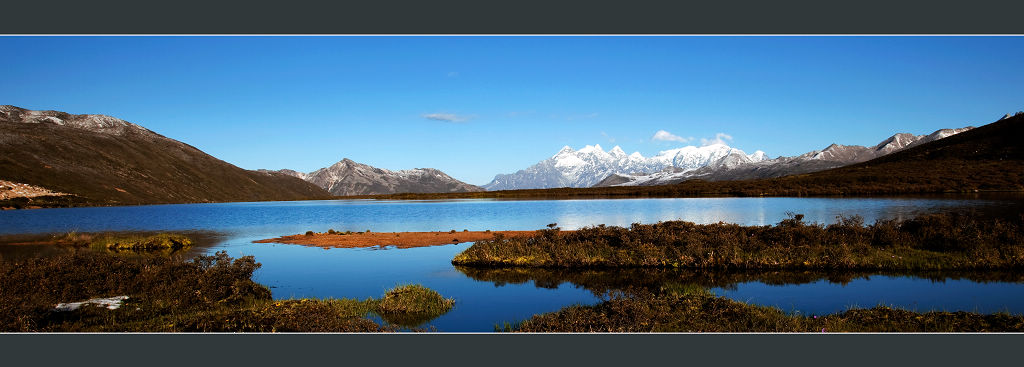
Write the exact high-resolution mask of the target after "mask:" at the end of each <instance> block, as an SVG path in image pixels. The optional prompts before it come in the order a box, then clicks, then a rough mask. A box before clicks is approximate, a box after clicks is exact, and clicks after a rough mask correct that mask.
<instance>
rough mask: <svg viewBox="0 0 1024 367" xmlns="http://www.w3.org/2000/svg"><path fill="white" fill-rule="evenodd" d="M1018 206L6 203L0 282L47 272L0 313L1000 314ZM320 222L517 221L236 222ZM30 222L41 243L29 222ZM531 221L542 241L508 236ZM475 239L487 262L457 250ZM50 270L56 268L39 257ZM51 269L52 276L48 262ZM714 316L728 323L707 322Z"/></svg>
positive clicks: (29, 317)
mask: <svg viewBox="0 0 1024 367" xmlns="http://www.w3.org/2000/svg"><path fill="white" fill-rule="evenodd" d="M1021 204H1022V200H1021V198H1020V197H1019V196H1013V195H991V194H979V195H937V196H920V197H879V198H696V199H615V200H546V201H530V200H510V201H504V200H486V199H483V200H428V201H387V200H329V201H289V202H252V203H223V204H178V205H153V206H127V207H83V208H59V209H37V210H27V211H3V212H0V222H2V223H4V225H3V226H2V227H0V243H2V244H0V258H2V259H3V261H2V263H3V266H4V268H3V271H5V272H8V273H5V276H4V277H3V278H4V280H3V281H5V282H11V283H9V284H22V285H25V284H48V285H47V286H46V287H45V289H47V291H46V292H35V293H33V292H29V291H26V290H24V289H22V288H18V287H10V288H9V287H7V286H6V285H5V287H4V290H3V292H4V301H3V307H5V309H9V310H10V311H11V312H5V314H9V315H20V316H18V317H15V318H13V319H9V320H5V321H4V322H3V324H5V327H4V330H7V331H12V330H36V331H85V330H90V331H100V330H111V331H113V330H123V331H260V332H269V331H392V330H395V331H401V330H436V331H480V332H492V331H495V330H496V327H497V328H498V329H504V327H503V326H502V325H505V324H506V323H507V324H508V325H509V326H510V328H511V329H516V330H520V331H536V330H555V329H559V328H560V330H565V331H625V330H632V331H642V330H647V331H650V330H663V331H669V330H672V331H817V332H820V329H821V328H825V329H826V330H827V331H972V330H982V331H997V330H1002V331H1006V330H1018V329H1014V327H1018V328H1019V325H1020V321H1019V318H1016V317H1017V316H1019V315H1021V314H1022V313H1024V279H1021V278H1020V277H1019V276H1017V275H1016V274H1017V273H1018V271H1017V270H1018V269H1019V267H1020V264H1021V261H1022V260H1021V248H1020V245H1021V234H1020V225H1021V218H1020V215H1019V213H1020V212H1021V210H1020V209H1021V208H1022V205H1021ZM719 222H722V223H721V224H719ZM634 223H635V224H634ZM549 224H555V225H554V226H552V227H550V228H549V227H548V225H549ZM556 228H557V229H556ZM329 230H333V231H335V232H336V233H346V232H348V233H350V234H349V235H343V234H334V235H332V236H336V237H345V236H350V235H353V234H356V233H363V234H367V233H373V234H380V233H396V234H401V233H404V232H440V233H441V234H443V235H446V236H447V235H455V237H453V238H457V235H458V234H459V233H469V232H481V233H494V232H498V231H536V232H533V235H532V236H527V237H512V236H509V237H505V238H502V239H500V240H487V239H485V240H481V241H477V244H476V245H474V244H473V242H459V243H449V244H440V245H435V246H428V247H414V248H399V247H398V246H391V245H383V244H378V245H375V246H372V247H361V248H332V247H326V248H321V247H309V246H302V245H293V244H284V243H273V242H271V243H256V242H255V241H259V240H264V239H273V238H278V237H282V236H289V235H299V236H304V234H305V233H306V232H313V233H314V234H316V233H325V235H326V233H327V232H328V231H329ZM451 231H455V233H454V234H453V233H451ZM488 231H490V232H488ZM69 232H74V234H73V235H68V233H69ZM160 233H168V234H177V235H182V236H184V237H185V238H187V239H190V240H191V241H192V243H191V244H190V245H189V246H187V247H184V246H183V247H182V248H181V249H178V250H177V251H162V250H158V251H155V252H153V251H148V252H147V251H141V250H144V249H140V251H131V252H125V251H116V252H115V251H111V249H109V247H110V246H112V245H111V244H113V243H121V242H124V239H133V238H134V239H136V240H139V239H146V238H149V237H152V235H156V234H160ZM163 236H164V237H163V238H164V239H167V240H168V241H164V240H159V241H152V242H154V243H164V242H170V243H173V242H175V241H170V239H174V238H177V237H175V236H173V235H163ZM72 238H74V239H75V240H72ZM156 238H160V237H156ZM62 239H63V241H64V242H63V244H61V243H60V240H62ZM613 239H614V241H613ZM45 240H50V241H51V242H53V243H49V244H45V243H41V242H40V241H42V242H45ZM516 241H525V242H523V243H518V242H516ZM529 241H533V242H534V243H535V244H537V245H538V248H540V249H541V250H537V249H534V248H532V247H528V246H525V243H526V242H529ZM545 241H548V242H545ZM615 241H619V242H615ZM136 242H139V243H147V242H149V241H136ZM179 242H180V241H179ZM72 243H77V244H78V245H72ZM585 243H589V245H587V246H579V245H581V244H585ZM101 244H102V246H101ZM556 244H557V246H556ZM120 246H121V245H116V246H114V247H120ZM126 246H127V245H126ZM545 246H548V247H547V248H548V249H554V248H564V249H565V250H564V252H565V253H558V254H554V253H552V254H553V255H554V256H551V257H550V258H551V259H553V260H552V261H553V262H549V263H545V262H543V261H541V262H539V263H536V264H533V263H528V262H527V263H522V262H521V263H520V264H515V261H512V264H508V263H505V262H504V260H500V259H501V258H500V257H498V256H497V255H495V254H496V253H500V252H501V251H508V252H507V255H509V256H512V255H515V258H516V259H518V258H520V257H528V256H525V255H524V256H520V255H523V254H518V253H516V252H515V251H522V250H524V249H525V250H528V251H537V252H536V253H531V254H532V256H534V257H535V258H536V259H541V258H542V255H544V254H545V252H544V251H542V250H543V249H544V248H545ZM601 246H607V248H602V247H601ZM142 247H148V246H142ZM484 248H490V250H488V251H490V252H491V254H490V255H487V256H490V257H491V258H493V259H499V260H496V261H493V262H490V263H472V262H467V261H464V260H461V259H464V258H465V257H466V256H472V255H473V254H474V253H480V251H481V249H484ZM582 248H585V249H586V251H577V250H580V249H582ZM609 249H619V250H622V249H627V251H625V252H623V251H609ZM633 250H637V251H633ZM630 251H633V252H630ZM712 252H713V253H714V255H713V256H711V255H710V253H712ZM572 253H578V254H580V255H583V256H580V257H576V258H574V257H572V256H568V255H571V254H572ZM597 255H601V256H603V257H598V256H597ZM197 256H200V257H199V258H198V259H197V258H196V257H197ZM594 259H602V260H600V261H595V260H594ZM453 260H456V261H455V262H456V263H457V264H453V263H452V262H453ZM805 262H806V264H805ZM76 264H82V265H83V266H85V265H87V267H76ZM218 264H220V265H218ZM256 264H259V265H258V266H257V265H256ZM499 265H500V266H499ZM508 265H514V266H508ZM578 265H585V266H578ZM25 266H28V268H24V267H25ZM16 267H22V268H19V269H22V270H19V271H15V270H12V269H15V268H16ZM58 268H60V269H67V272H66V273H54V272H52V271H48V270H46V269H50V270H52V269H58ZM24 269H35V270H24ZM61 274H63V275H61ZM59 276H63V277H64V278H61V279H63V280H61V279H58V278H54V277H59ZM46 277H51V279H50V280H45V281H44V280H43V278H46ZM211 277H212V278H217V280H216V281H214V280H213V279H212V278H211ZM208 278H210V279H208ZM47 282H49V283H47ZM204 287H205V288H204ZM19 289H21V290H20V291H19ZM413 290H418V291H413ZM187 291H191V292H192V293H190V294H186V293H187ZM197 291H198V294H200V295H202V296H197V295H196V292H197ZM19 292H21V293H19ZM396 294H409V295H415V296H414V297H411V298H413V299H416V300H417V301H409V302H412V303H417V302H427V303H430V304H433V305H435V306H436V307H433V308H430V307H428V308H429V309H430V310H429V311H425V312H419V313H396V312H391V311H387V310H393V309H396V307H397V309H406V308H407V306H406V305H402V304H400V305H399V306H395V305H394V304H393V302H389V301H388V299H389V298H388V297H389V295H391V296H392V299H394V295H396ZM116 296H128V297H129V298H128V299H127V300H125V301H124V305H123V306H122V307H120V308H118V309H116V310H107V309H104V308H98V307H91V308H89V307H86V308H83V309H82V310H80V311H74V312H75V313H71V314H65V313H57V312H52V308H53V307H54V306H55V305H56V304H57V303H66V302H81V301H86V300H88V299H93V298H101V297H116ZM424 300H426V301H424ZM383 305H390V306H383ZM641 305H646V306H643V307H647V308H646V309H650V310H652V312H653V311H657V313H656V314H650V315H641V314H637V313H633V314H634V315H636V317H637V319H621V320H611V319H608V320H603V321H601V320H592V319H590V318H589V316H588V315H593V314H595V312H596V314H602V313H604V314H608V312H605V311H606V310H610V309H619V310H629V309H631V308H635V307H641ZM691 306H700V307H708V310H718V311H714V312H718V313H714V312H711V311H709V313H706V314H704V315H708V316H710V315H718V316H721V315H737V316H736V317H737V318H736V319H733V320H725V319H722V318H721V317H716V318H711V319H693V320H696V321H694V322H698V321H700V320H704V321H700V322H704V323H703V324H687V325H682V324H678V323H676V322H674V321H672V320H674V319H676V318H678V317H688V318H693V316H694V315H695V314H692V313H686V312H692V307H691ZM876 307H884V308H876ZM851 309H852V310H860V311H850V310H851ZM723 310H728V312H725V311H723ZM863 310H873V311H863ZM933 311H934V312H937V313H932V314H929V312H933ZM961 311H963V312H967V313H969V315H967V314H963V313H957V312H961ZM723 312H724V313H723ZM850 312H853V313H850ZM865 312H867V313H865ZM942 312H947V313H948V315H952V316H948V315H947V314H945V313H942ZM808 315H810V316H808ZM826 315H832V316H826ZM965 315H966V316H965ZM813 316H818V319H815V318H813ZM918 316H920V317H921V318H920V319H918V318H917V317H918ZM823 317H824V319H822V318H823ZM641 318H642V319H641ZM551 320H561V321H557V322H556V321H551ZM566 320H572V322H568V321H566ZM711 320H718V321H721V322H724V321H728V322H727V323H720V324H717V326H714V325H713V323H712V322H711ZM819 320H824V321H819ZM866 320H867V321H866ZM870 320H890V321H886V322H887V323H876V322H874V321H870ZM892 320H902V321H899V322H896V321H892ZM913 320H926V321H921V322H917V321H913ZM599 321H600V322H599ZM645 323H646V324H645ZM623 325H636V326H635V327H634V328H626V327H624V326H623ZM641 325H646V326H649V327H650V328H648V329H643V328H641ZM744 325H745V326H744ZM758 325H760V326H758ZM764 325H776V326H775V328H766V327H765V326H764ZM872 325H873V326H872ZM1014 325H1017V326H1014ZM516 326H522V327H521V328H516ZM584 326H585V327H584ZM819 326H820V327H819ZM744 327H749V329H747V330H742V329H743V328H744ZM900 328H903V329H900Z"/></svg>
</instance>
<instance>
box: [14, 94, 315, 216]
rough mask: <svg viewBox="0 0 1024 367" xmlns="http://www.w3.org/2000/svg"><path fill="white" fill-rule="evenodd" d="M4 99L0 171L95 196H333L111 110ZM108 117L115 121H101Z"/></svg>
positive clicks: (117, 199) (151, 200) (96, 199)
mask: <svg viewBox="0 0 1024 367" xmlns="http://www.w3.org/2000/svg"><path fill="white" fill-rule="evenodd" d="M3 107H4V108H3V111H0V179H5V180H9V181H14V182H19V183H27V184H31V185H36V186H41V187H44V188H47V189H50V190H54V191H59V192H65V193H70V194H74V195H77V196H79V197H81V198H83V199H84V201H85V202H86V203H87V204H156V203H188V202H215V201H259V200H297V199H315V198H325V197H328V196H329V194H328V193H327V192H325V191H324V190H322V189H320V188H319V187H316V186H315V185H313V184H310V183H307V182H305V181H303V180H301V179H298V178H295V177H291V176H288V175H284V174H273V173H265V172H257V171H249V170H244V169H241V168H239V167H236V166H234V165H232V164H229V163H227V162H224V161H221V160H219V159H217V158H214V157H212V156H210V155H208V154H206V153H203V152H202V151H200V150H199V149H196V148H194V147H192V146H190V145H188V144H184V143H182V142H179V141H176V140H173V139H169V138H166V137H163V136H161V135H159V134H156V133H153V132H152V131H149V130H146V129H144V128H142V127H139V126H137V125H134V124H130V123H126V122H124V121H121V120H117V119H114V118H110V117H107V116H99V115H70V114H66V113H62V112H56V111H29V110H24V109H20V108H17V107H12V106H3ZM97 116H99V117H97ZM54 121H57V122H54ZM83 121H84V122H83ZM95 121H100V122H99V123H97V122H95ZM110 121H113V122H112V123H111V122H110ZM58 122H59V123H58ZM74 123H78V125H75V124H74ZM89 123H92V124H93V125H88V124H89ZM103 123H108V125H97V124H103ZM94 125H95V126H94ZM96 126H100V127H96ZM111 126H113V127H111Z"/></svg>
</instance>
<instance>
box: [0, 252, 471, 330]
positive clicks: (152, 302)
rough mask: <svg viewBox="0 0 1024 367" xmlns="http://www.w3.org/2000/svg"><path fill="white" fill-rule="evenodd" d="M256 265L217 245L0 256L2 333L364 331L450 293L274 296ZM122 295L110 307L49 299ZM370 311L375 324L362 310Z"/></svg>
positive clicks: (433, 307)
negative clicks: (60, 307)
mask: <svg viewBox="0 0 1024 367" xmlns="http://www.w3.org/2000/svg"><path fill="white" fill-rule="evenodd" d="M259 267H260V264H259V263H257V262H255V259H253V257H252V256H245V257H242V258H238V259H232V258H231V257H229V256H227V254H226V253H224V252H218V253H217V254H216V255H213V256H199V257H196V258H194V259H192V260H190V261H183V260H182V259H181V258H180V257H158V256H129V257H126V256H115V255H112V254H110V253H106V252H97V251H88V250H85V251H69V252H67V253H63V254H58V255H54V256H48V257H41V258H30V259H26V260H21V261H13V262H0V332H3V331H46V332H49V331H60V332H69V331H70V332H81V331H89V332H92V331H133V332H178V331H191V332H287V331H297V332H370V331H397V330H399V328H400V327H404V328H412V327H416V326H418V325H420V324H422V323H425V322H427V321H429V320H431V319H433V318H436V317H437V316H440V315H442V314H444V313H447V312H448V311H449V310H451V308H452V306H453V305H454V302H455V301H454V300H452V299H446V298H443V297H441V296H440V294H438V293H437V292H435V291H433V290H430V289H427V288H424V287H422V286H419V285H409V286H403V287H397V288H394V289H392V290H389V291H388V292H387V293H386V294H385V296H384V298H382V299H372V298H368V299H366V300H356V299H324V300H319V299H293V300H277V301H275V300H272V299H271V293H270V290H269V289H267V288H266V287H264V286H262V285H260V284H257V283H255V282H253V281H252V279H251V277H252V273H253V271H255V270H256V269H257V268H259ZM117 296H127V299H126V300H124V301H123V302H124V303H123V305H121V307H119V308H116V309H107V308H102V307H92V306H89V305H85V306H83V307H81V308H79V309H77V310H74V311H57V310H55V305H57V304H58V303H66V302H81V301H84V300H88V299H93V298H107V297H117ZM371 313H373V314H378V315H380V316H381V318H382V319H383V320H384V321H385V322H387V324H385V325H379V324H377V323H376V322H374V321H373V320H370V319H369V318H367V316H368V315H369V314H371Z"/></svg>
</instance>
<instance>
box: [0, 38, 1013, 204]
mask: <svg viewBox="0 0 1024 367" xmlns="http://www.w3.org/2000/svg"><path fill="white" fill-rule="evenodd" d="M0 49H3V50H5V52H4V53H5V56H3V57H0V104H11V105H15V106H19V107H23V108H29V109H53V110H60V111H65V112H70V113H99V114H106V115H111V116H115V117H119V118H122V119H125V120H128V121H131V122H134V123H137V124H140V125H142V126H145V127H147V128H149V129H151V130H153V131H156V132H158V133H160V134H163V135H165V136H167V137H170V138H173V139H177V140H181V141H183V142H185V143H188V144H190V145H192V146H195V147H197V148H199V149H201V150H203V151H205V152H207V153H209V154H211V155H213V156H215V157H217V158H220V159H222V160H225V161H227V162H230V163H233V164H235V165H238V166H240V167H243V168H247V169H257V168H268V169H280V168H291V169H295V170H299V171H304V172H308V171H312V170H315V169H317V168H321V167H325V166H328V165H330V164H333V163H334V162H337V161H339V160H341V159H342V158H346V157H347V158H351V159H353V160H355V161H357V162H362V163H366V164H370V165H373V166H377V167H381V168H387V169H392V170H398V169H407V168H416V167H433V168H438V169H441V170H443V171H445V172H446V173H448V174H450V175H452V176H453V177H455V178H457V179H460V180H463V181H466V182H469V183H472V184H485V183H487V182H489V181H490V180H491V179H492V178H493V177H494V175H495V174H498V173H510V172H514V171H516V170H519V169H522V168H526V167H527V166H529V165H531V164H534V163H536V162H538V161H540V160H542V159H545V158H548V157H550V156H551V155H553V154H555V153H556V152H557V151H558V150H559V149H560V148H561V147H562V146H565V145H569V146H572V147H573V148H577V149H578V148H580V147H582V146H584V145H587V144H591V145H592V144H601V146H602V147H604V148H605V149H606V150H608V149H610V148H611V147H613V146H615V145H619V146H621V147H622V148H623V149H624V150H625V151H626V152H627V153H632V152H633V151H639V152H641V153H642V154H644V155H645V156H650V155H653V154H656V153H657V152H658V151H661V150H665V149H671V148H676V147H681V146H685V145H700V144H701V139H713V138H714V137H715V136H716V135H717V134H720V133H724V134H725V135H728V136H729V137H731V140H728V141H726V142H727V143H729V144H730V145H731V146H734V147H736V148H739V149H743V150H745V151H747V152H748V153H751V152H753V151H755V150H763V151H765V152H767V153H768V155H769V156H771V157H776V156H779V155H795V154H801V153H804V152H807V151H811V150H815V149H821V148H824V147H825V146H827V145H828V144H830V143H840V144H858V145H873V144H876V143H878V142H879V141H881V140H882V139H884V138H886V137H888V136H890V135H892V134H894V133H897V132H909V133H914V134H926V133H930V132H932V131H934V130H937V129H940V128H952V127H962V126H966V125H975V126H977V125H981V124H985V123H989V122H992V121H994V120H996V119H998V118H999V117H1000V116H1002V115H1003V114H1005V113H1008V112H1015V111H1018V110H1024V72H1022V70H1024V37H1017V36H1012V37H916V36H915V37H830V36H817V37H814V36H797V37H690V36H668V37H609V36H595V37H489V36H488V37H484V36H462V37H459V36H436V37H434V36H431V37H351V36H341V37H334V36H331V37H249V36H244V37H176V36H169V37H152V36H137V37H91V36H89V37H21V36H19V37H0ZM661 130H664V131H666V132H668V133H670V134H672V135H671V136H676V137H679V138H682V140H686V141H685V142H684V141H679V140H675V141H668V140H656V139H653V138H654V136H655V134H657V133H658V132H659V131H661ZM660 136H662V137H669V136H670V135H666V134H661V135H660ZM719 136H721V135H719ZM689 138H692V140H690V139H689Z"/></svg>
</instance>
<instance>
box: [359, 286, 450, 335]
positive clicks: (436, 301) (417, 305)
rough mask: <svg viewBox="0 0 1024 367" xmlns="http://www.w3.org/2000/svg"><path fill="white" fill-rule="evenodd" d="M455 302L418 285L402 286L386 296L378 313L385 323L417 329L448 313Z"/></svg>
mask: <svg viewBox="0 0 1024 367" xmlns="http://www.w3.org/2000/svg"><path fill="white" fill-rule="evenodd" d="M454 305H455V300H454V299H451V298H444V297H442V296H441V294H440V293H437V292H436V291H434V290H432V289H429V288H426V287H424V286H421V285H418V284H410V285H402V286H398V287H395V288H392V289H391V290H388V291H387V293H385V294H384V298H383V299H381V300H380V301H379V302H378V303H377V307H376V312H377V314H379V315H380V316H381V318H383V319H384V320H385V321H387V322H389V323H391V324H395V325H399V326H405V327H415V326H417V325H421V324H423V323H425V322H427V321H430V320H433V319H435V318H437V317H438V316H441V315H443V314H446V313H448V311H450V310H451V309H452V307H453V306H454Z"/></svg>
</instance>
